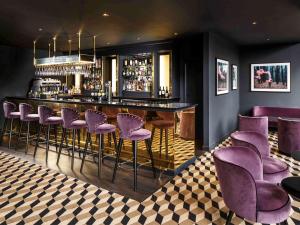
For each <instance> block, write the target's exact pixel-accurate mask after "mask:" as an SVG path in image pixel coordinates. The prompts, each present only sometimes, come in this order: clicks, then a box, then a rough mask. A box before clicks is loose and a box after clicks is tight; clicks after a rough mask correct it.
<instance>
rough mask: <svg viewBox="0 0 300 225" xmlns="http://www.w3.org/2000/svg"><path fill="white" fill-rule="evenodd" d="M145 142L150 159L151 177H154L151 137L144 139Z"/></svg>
mask: <svg viewBox="0 0 300 225" xmlns="http://www.w3.org/2000/svg"><path fill="white" fill-rule="evenodd" d="M145 144H146V148H147V151H148V154H149V156H150V160H151V166H152V171H153V177H154V178H156V170H155V167H154V159H153V154H152V149H151V139H146V140H145Z"/></svg>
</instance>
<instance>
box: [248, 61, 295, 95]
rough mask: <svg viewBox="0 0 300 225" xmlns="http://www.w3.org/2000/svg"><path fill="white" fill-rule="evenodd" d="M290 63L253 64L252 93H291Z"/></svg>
mask: <svg viewBox="0 0 300 225" xmlns="http://www.w3.org/2000/svg"><path fill="white" fill-rule="evenodd" d="M290 72H291V71H290V63H263V64H251V91H265V92H290V91H291V87H290V85H291V84H290V83H291V80H290Z"/></svg>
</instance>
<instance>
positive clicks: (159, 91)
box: [158, 87, 161, 98]
mask: <svg viewBox="0 0 300 225" xmlns="http://www.w3.org/2000/svg"><path fill="white" fill-rule="evenodd" d="M158 97H159V98H161V87H159V90H158Z"/></svg>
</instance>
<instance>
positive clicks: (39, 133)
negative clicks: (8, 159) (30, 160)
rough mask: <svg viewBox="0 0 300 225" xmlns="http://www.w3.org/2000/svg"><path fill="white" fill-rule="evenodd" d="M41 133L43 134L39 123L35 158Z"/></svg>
mask: <svg viewBox="0 0 300 225" xmlns="http://www.w3.org/2000/svg"><path fill="white" fill-rule="evenodd" d="M40 135H41V125H40V124H39V125H38V128H37V138H36V142H35V148H34V153H33V157H34V158H35V155H36V151H37V148H38V145H39V141H40Z"/></svg>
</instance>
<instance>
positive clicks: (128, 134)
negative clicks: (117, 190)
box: [112, 113, 156, 191]
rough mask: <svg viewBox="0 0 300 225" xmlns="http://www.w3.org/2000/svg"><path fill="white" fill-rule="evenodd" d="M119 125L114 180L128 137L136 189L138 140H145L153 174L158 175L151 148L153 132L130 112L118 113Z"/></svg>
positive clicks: (135, 187)
mask: <svg viewBox="0 0 300 225" xmlns="http://www.w3.org/2000/svg"><path fill="white" fill-rule="evenodd" d="M117 122H118V127H119V129H120V140H119V144H118V148H117V157H116V162H115V167H114V173H113V178H112V181H113V182H114V180H115V177H116V173H117V169H118V166H119V160H120V154H121V150H122V145H123V140H124V139H127V140H130V141H132V154H133V170H134V191H136V189H137V142H138V141H142V140H144V141H145V144H146V148H147V151H148V153H149V156H150V159H151V165H152V170H153V176H154V178H155V177H156V173H155V168H154V161H153V156H152V150H151V132H150V131H149V130H146V129H143V128H142V127H143V125H144V121H143V119H142V118H140V117H139V116H136V115H132V114H129V113H119V114H118V115H117Z"/></svg>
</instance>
